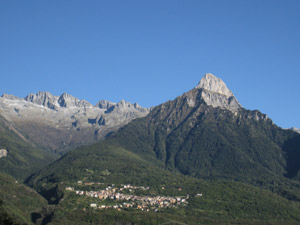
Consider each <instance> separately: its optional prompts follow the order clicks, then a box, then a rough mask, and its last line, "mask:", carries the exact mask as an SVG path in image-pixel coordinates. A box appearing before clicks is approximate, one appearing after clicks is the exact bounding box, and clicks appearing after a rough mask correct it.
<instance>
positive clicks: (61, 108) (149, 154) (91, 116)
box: [0, 74, 300, 225]
mask: <svg viewBox="0 0 300 225" xmlns="http://www.w3.org/2000/svg"><path fill="white" fill-rule="evenodd" d="M0 106H1V107H0V116H1V117H0V119H1V120H0V122H1V123H0V125H1V126H0V131H1V132H0V141H1V142H0V149H1V154H2V157H1V158H0V163H1V164H0V169H1V172H3V173H6V175H3V180H6V179H8V180H10V181H9V182H6V185H7V186H5V187H4V186H3V190H7V191H4V192H2V193H1V196H0V197H1V201H2V203H1V204H2V205H3V207H2V206H1V207H2V208H1V211H0V212H1V215H2V216H1V221H5V220H11V222H12V223H11V224H23V223H25V224H36V225H39V224H42V225H44V224H105V225H106V224H126V225H127V224H149V225H150V224H191V225H194V224H274V225H275V224H278V225H279V224H284V225H285V224H299V223H300V216H299V215H300V175H299V174H300V167H299V165H300V145H299V143H300V142H299V141H300V134H299V133H298V132H295V131H294V130H295V129H293V130H292V129H282V128H280V127H278V126H277V125H276V124H274V123H273V121H272V120H271V119H270V118H269V117H268V116H267V115H265V114H263V113H261V112H260V111H258V110H253V111H251V110H247V109H245V108H243V107H242V106H241V104H240V103H239V102H238V100H237V99H236V98H235V96H234V95H233V93H232V92H231V91H230V90H229V89H228V88H227V86H226V84H225V83H224V82H223V81H222V80H221V79H219V78H217V77H215V76H214V75H212V74H206V75H205V76H204V77H203V78H202V79H201V80H200V82H199V84H198V85H196V87H195V88H193V89H191V90H189V91H188V92H186V93H183V94H182V95H180V96H178V97H177V98H175V99H174V100H170V101H167V102H165V103H162V104H160V105H158V106H156V107H153V108H151V109H148V108H142V107H140V106H138V105H137V104H131V103H127V102H125V101H121V102H119V103H111V102H108V101H100V102H99V103H98V104H97V105H96V106H92V105H91V104H90V103H88V102H86V101H84V100H79V99H77V98H75V97H73V96H70V95H67V94H63V95H61V96H53V95H51V94H50V93H47V92H39V93H37V94H30V95H28V96H27V97H26V98H24V99H20V98H17V97H14V96H10V95H4V96H2V97H1V98H0ZM4 150H6V151H4ZM5 176H8V177H9V178H8V177H5ZM0 178H1V177H0ZM22 182H24V184H25V185H26V186H25V185H23V184H22ZM16 186H18V187H19V186H21V187H22V188H27V190H31V191H32V193H33V194H32V195H33V196H39V197H33V198H32V199H29V200H28V201H29V202H30V201H32V202H35V201H37V199H39V200H38V201H39V202H36V203H34V205H35V207H33V208H31V209H29V211H26V212H25V211H24V212H23V213H24V215H25V214H26V216H24V215H23V214H21V213H19V211H22V207H23V205H22V204H21V203H18V201H16V203H14V204H13V206H9V204H10V197H11V195H13V196H15V197H13V198H15V199H19V200H20V201H22V200H23V199H24V196H23V195H22V193H17V192H18V191H16V193H15V194H12V192H11V193H10V191H9V189H10V187H11V189H12V190H14V189H15V188H16ZM8 206H9V207H8ZM14 212H17V213H14ZM14 218H16V221H17V222H16V223H15V222H14Z"/></svg>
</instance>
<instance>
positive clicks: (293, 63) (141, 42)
mask: <svg viewBox="0 0 300 225" xmlns="http://www.w3.org/2000/svg"><path fill="white" fill-rule="evenodd" d="M206 73H213V74H214V75H215V76H217V77H220V78H221V79H222V80H223V81H224V82H225V83H226V84H227V86H228V88H229V89H230V90H231V91H232V92H233V93H234V95H235V96H236V98H237V99H238V100H239V102H240V103H241V104H242V106H243V107H245V108H247V109H251V110H254V109H258V110H260V111H261V112H262V113H265V114H267V115H268V116H269V117H270V118H271V119H272V120H273V121H274V123H276V124H277V125H279V126H281V127H283V128H289V127H298V128H300V104H299V103H300V101H299V99H300V1H299V0H280V1H279V0H251V1H250V0H226V1H224V0H151V1H150V0H107V1H102V0H51V1H50V0H48V1H46V0H44V1H38V0H35V1H33V0H26V1H23V0H2V1H1V2H0V82H1V85H0V94H2V93H8V94H13V95H16V96H18V97H25V96H26V95H27V94H29V93H36V92H38V91H49V92H51V93H52V94H54V95H61V94H62V93H64V92H66V93H69V94H71V95H73V96H75V97H77V98H79V99H85V100H88V101H89V102H91V103H93V104H96V102H98V101H99V100H101V99H106V100H109V101H113V102H118V101H120V100H121V99H125V100H126V101H129V102H132V103H134V102H137V103H139V104H140V105H142V106H144V107H150V106H156V105H159V104H161V103H163V102H166V101H168V100H172V99H174V98H176V97H177V96H179V95H181V94H183V93H184V92H187V91H189V90H190V89H192V88H194V87H195V86H196V85H197V84H198V82H199V81H200V79H201V78H202V77H203V76H204V75H205V74H206Z"/></svg>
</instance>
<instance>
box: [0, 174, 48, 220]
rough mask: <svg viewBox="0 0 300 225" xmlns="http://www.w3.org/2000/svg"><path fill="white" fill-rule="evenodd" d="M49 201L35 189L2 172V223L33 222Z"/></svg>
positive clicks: (0, 203)
mask: <svg viewBox="0 0 300 225" xmlns="http://www.w3.org/2000/svg"><path fill="white" fill-rule="evenodd" d="M46 206H47V201H46V200H45V199H44V198H42V197H41V196H40V195H39V194H38V193H36V192H35V191H34V190H32V189H30V188H28V187H26V186H25V185H23V184H21V183H19V182H17V181H16V180H15V179H14V178H12V177H11V176H9V175H6V174H3V173H0V224H32V218H33V217H34V214H35V213H37V212H39V211H40V210H41V209H42V207H46Z"/></svg>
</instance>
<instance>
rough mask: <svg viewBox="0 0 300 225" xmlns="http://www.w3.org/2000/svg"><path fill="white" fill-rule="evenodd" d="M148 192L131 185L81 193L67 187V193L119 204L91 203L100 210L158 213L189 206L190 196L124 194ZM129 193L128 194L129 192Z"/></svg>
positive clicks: (113, 186) (141, 187)
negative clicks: (140, 191) (162, 210)
mask: <svg viewBox="0 0 300 225" xmlns="http://www.w3.org/2000/svg"><path fill="white" fill-rule="evenodd" d="M138 189H140V190H148V189H149V187H143V186H133V185H130V184H127V185H121V187H120V188H117V187H115V185H111V186H108V187H106V188H105V189H104V190H99V191H80V190H74V188H73V187H67V188H66V190H67V191H74V192H75V193H76V194H77V195H86V196H89V197H93V198H97V199H100V200H105V199H110V200H113V201H116V202H117V204H115V205H111V204H110V205H104V204H102V205H97V204H96V203H91V204H90V207H92V208H99V209H110V208H113V209H117V210H121V209H128V208H135V209H140V210H143V211H150V210H153V211H158V210H159V209H162V208H171V207H177V206H180V205H186V204H188V202H187V199H188V198H189V195H187V196H184V197H183V196H181V197H165V196H137V195H134V194H131V193H130V194H128V193H127V194H126V193H122V192H124V191H125V190H128V191H129V192H133V191H134V190H138ZM128 191H127V192H128Z"/></svg>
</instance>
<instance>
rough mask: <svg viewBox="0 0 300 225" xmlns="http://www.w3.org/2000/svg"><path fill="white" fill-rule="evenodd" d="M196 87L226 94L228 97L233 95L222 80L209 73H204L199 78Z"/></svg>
mask: <svg viewBox="0 0 300 225" xmlns="http://www.w3.org/2000/svg"><path fill="white" fill-rule="evenodd" d="M196 88H198V89H201V88H202V89H205V90H208V91H211V92H215V93H218V94H221V95H226V96H228V97H230V96H233V94H232V92H231V91H230V90H229V89H228V88H227V86H226V84H225V83H224V81H222V80H221V79H220V78H218V77H216V76H214V75H213V74H211V73H207V74H205V76H204V77H203V78H202V79H201V80H200V82H199V84H198V85H197V86H196Z"/></svg>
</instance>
